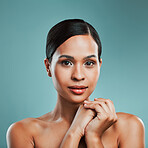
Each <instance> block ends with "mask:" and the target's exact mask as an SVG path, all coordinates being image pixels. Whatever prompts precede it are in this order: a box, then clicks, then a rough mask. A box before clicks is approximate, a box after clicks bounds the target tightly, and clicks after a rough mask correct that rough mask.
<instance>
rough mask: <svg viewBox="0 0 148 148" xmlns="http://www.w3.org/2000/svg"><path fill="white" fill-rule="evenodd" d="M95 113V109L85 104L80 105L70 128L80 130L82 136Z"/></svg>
mask: <svg viewBox="0 0 148 148" xmlns="http://www.w3.org/2000/svg"><path fill="white" fill-rule="evenodd" d="M95 114H96V113H95V111H94V110H92V109H86V108H85V107H84V105H80V106H79V108H78V110H77V113H76V115H75V117H74V119H73V122H72V124H71V126H70V130H73V129H74V130H76V131H78V132H79V134H80V136H81V137H82V136H83V135H84V130H85V128H86V126H87V124H88V123H89V122H90V121H91V120H92V119H93V118H94V116H95Z"/></svg>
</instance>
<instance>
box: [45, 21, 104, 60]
mask: <svg viewBox="0 0 148 148" xmlns="http://www.w3.org/2000/svg"><path fill="white" fill-rule="evenodd" d="M87 34H88V35H91V36H92V38H93V39H94V40H95V42H96V43H97V45H98V57H99V61H100V56H101V52H102V46H101V41H100V38H99V35H98V33H97V31H96V30H95V29H94V27H93V26H92V25H90V24H89V23H87V22H85V21H84V20H82V19H67V20H64V21H61V22H59V23H58V24H56V25H55V26H53V27H52V28H51V29H50V30H49V32H48V35H47V41H46V58H47V59H48V60H49V62H51V61H52V56H53V54H54V52H55V51H56V49H57V48H58V47H59V46H60V45H61V44H62V43H64V42H65V41H66V40H67V39H69V38H70V37H72V36H75V35H87Z"/></svg>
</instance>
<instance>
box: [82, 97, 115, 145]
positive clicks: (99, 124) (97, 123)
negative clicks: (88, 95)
mask: <svg viewBox="0 0 148 148" xmlns="http://www.w3.org/2000/svg"><path fill="white" fill-rule="evenodd" d="M84 103H85V104H84V107H85V108H88V109H93V110H95V111H96V117H95V118H94V119H93V120H91V122H90V123H89V124H88V125H87V126H86V128H85V137H86V138H85V139H86V144H87V147H88V148H92V147H94V148H96V147H97V148H104V146H103V144H102V142H101V137H102V135H103V133H104V132H105V131H106V130H107V129H108V128H109V127H110V126H111V125H113V124H114V123H115V122H116V121H117V115H116V112H115V108H114V104H113V102H112V101H111V100H109V99H103V98H98V99H97V98H95V99H94V101H84Z"/></svg>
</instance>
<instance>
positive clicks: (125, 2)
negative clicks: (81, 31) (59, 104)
mask: <svg viewBox="0 0 148 148" xmlns="http://www.w3.org/2000/svg"><path fill="white" fill-rule="evenodd" d="M68 18H82V19H84V20H86V21H88V22H89V23H91V24H92V25H93V26H94V27H95V28H96V30H97V31H98V33H99V34H100V38H101V41H102V45H103V52H102V59H103V64H102V67H101V75H100V79H99V81H98V84H97V87H96V89H95V91H94V93H93V94H92V96H91V99H93V98H94V97H103V98H110V99H111V100H112V101H113V102H114V105H115V108H116V111H117V112H126V113H131V114H134V115H137V116H139V117H140V118H141V119H142V120H143V122H144V124H145V128H146V139H147V138H148V129H147V128H148V115H147V113H148V107H147V105H148V61H147V58H148V1H146V0H108V1H107V0H73V1H70V0H67V1H66V0H59V1H58V0H42V1H41V0H24V1H22V0H13V1H11V0H0V148H5V147H6V140H5V135H6V131H7V129H8V127H9V126H10V124H12V123H13V122H16V121H19V120H22V119H24V118H27V117H38V116H41V115H43V114H45V113H47V112H49V111H51V110H52V109H53V108H54V106H55V103H56V91H55V89H54V87H53V84H52V80H51V78H49V77H48V76H47V73H46V70H45V66H44V62H43V60H44V58H45V43H46V36H47V33H48V30H49V29H50V28H51V27H52V26H53V25H55V24H56V23H58V22H59V21H61V20H64V19H68ZM146 145H147V146H148V141H147V140H146Z"/></svg>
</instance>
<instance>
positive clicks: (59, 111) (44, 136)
mask: <svg viewBox="0 0 148 148" xmlns="http://www.w3.org/2000/svg"><path fill="white" fill-rule="evenodd" d="M100 56H101V42H100V39H99V36H98V33H97V32H96V30H95V29H94V28H93V27H92V26H91V25H90V24H89V23H87V22H85V21H83V20H80V19H69V20H64V21H62V22H60V23H58V24H56V25H55V26H54V27H52V29H51V30H50V31H49V33H48V36H47V44H46V59H45V60H44V63H45V67H46V71H47V74H48V76H49V77H52V80H53V84H54V87H55V89H56V90H57V103H56V106H55V108H54V110H53V111H51V112H49V113H47V114H45V115H43V116H41V117H39V118H27V119H24V120H22V121H19V122H16V123H14V124H13V125H11V126H10V128H9V129H8V132H7V144H8V147H9V148H59V147H60V148H77V147H88V148H95V147H96V148H103V147H104V148H118V147H120V148H144V143H145V142H144V124H143V122H142V121H141V119H140V118H138V117H137V116H135V115H132V114H127V113H121V112H120V113H116V112H115V108H114V104H113V102H112V101H111V100H110V99H103V98H95V99H94V101H90V98H89V96H90V95H91V93H92V92H93V91H94V89H95V86H96V84H97V81H98V78H99V74H100V68H101V65H102V59H101V58H100ZM53 99H54V98H53Z"/></svg>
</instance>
